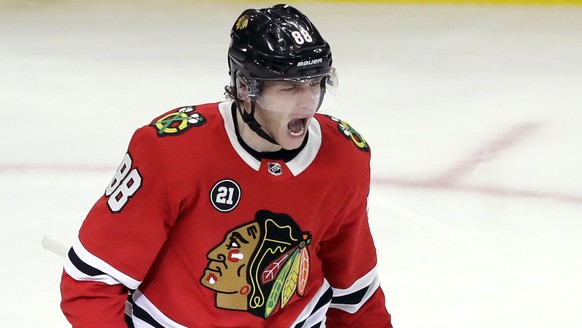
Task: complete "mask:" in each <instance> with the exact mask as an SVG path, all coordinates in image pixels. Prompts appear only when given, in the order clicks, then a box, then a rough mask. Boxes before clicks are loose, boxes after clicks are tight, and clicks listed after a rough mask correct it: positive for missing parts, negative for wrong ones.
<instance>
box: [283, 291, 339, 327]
mask: <svg viewBox="0 0 582 328" xmlns="http://www.w3.org/2000/svg"><path fill="white" fill-rule="evenodd" d="M332 296H333V290H332V289H331V287H330V288H328V289H327V290H326V291H325V293H323V295H321V297H320V298H319V301H317V304H315V307H314V308H313V310H312V311H311V313H310V314H309V316H308V317H307V319H309V317H311V315H312V314H314V313H315V312H317V310H319V309H321V308H322V307H324V306H325V305H326V304H329V302H331V300H332ZM307 319H305V320H303V321H301V322H300V323H298V324H296V325H295V326H294V327H293V328H302V327H303V325H304V324H305V321H307ZM320 326H321V322H319V323H317V324H316V325H315V326H311V327H309V328H318V327H320Z"/></svg>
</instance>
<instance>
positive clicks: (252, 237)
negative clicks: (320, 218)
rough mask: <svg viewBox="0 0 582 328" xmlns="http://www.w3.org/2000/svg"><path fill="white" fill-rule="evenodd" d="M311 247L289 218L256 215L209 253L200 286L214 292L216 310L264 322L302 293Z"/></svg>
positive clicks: (307, 272) (278, 215) (230, 232)
mask: <svg viewBox="0 0 582 328" xmlns="http://www.w3.org/2000/svg"><path fill="white" fill-rule="evenodd" d="M310 243H311V234H310V233H309V232H304V231H302V230H301V229H300V228H299V226H298V225H297V223H295V221H294V220H293V219H292V218H291V217H290V216H288V215H286V214H277V213H272V212H269V211H265V210H261V211H258V212H257V213H256V214H255V219H254V220H253V221H251V222H248V223H246V224H243V225H241V226H239V227H236V228H234V229H232V230H231V231H229V232H228V233H227V234H226V236H225V238H224V240H223V241H222V242H220V244H218V245H216V246H215V247H214V248H213V249H212V250H210V252H209V253H208V254H207V258H208V264H207V266H206V268H205V270H204V273H203V275H202V277H201V279H200V282H201V283H202V285H203V286H205V287H207V288H209V289H211V290H213V291H215V292H216V299H215V303H216V307H218V308H221V309H228V310H238V311H246V312H249V313H251V314H254V315H256V316H259V317H261V318H265V319H266V318H268V317H269V316H270V315H271V314H273V313H274V312H275V310H276V309H277V308H280V309H282V308H284V307H285V306H286V305H287V304H288V302H289V300H291V299H292V298H293V297H294V296H295V295H297V296H298V297H302V296H303V295H304V293H305V289H306V287H307V279H308V277H309V266H310V262H309V250H308V248H307V246H308V245H309V244H310Z"/></svg>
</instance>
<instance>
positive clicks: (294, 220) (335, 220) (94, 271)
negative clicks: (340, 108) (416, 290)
mask: <svg viewBox="0 0 582 328" xmlns="http://www.w3.org/2000/svg"><path fill="white" fill-rule="evenodd" d="M231 39H232V40H231V41H232V42H231V45H230V47H229V50H228V62H229V68H230V77H231V83H230V85H229V86H228V87H227V88H226V89H227V94H228V98H229V100H228V101H224V102H220V103H211V104H203V105H197V106H186V107H181V108H177V109H175V110H172V111H169V112H167V113H165V114H163V115H160V116H159V117H158V118H156V119H154V120H153V121H152V122H151V123H150V124H149V125H147V126H144V127H142V128H140V129H138V130H137V131H136V132H135V134H134V136H133V137H132V140H131V142H130V144H129V148H128V151H127V153H126V154H125V156H124V157H123V160H122V162H121V165H120V166H119V168H118V169H117V172H116V173H115V175H114V177H113V179H112V180H111V182H110V184H109V185H108V186H107V188H106V190H105V193H104V195H103V196H102V197H101V198H100V199H99V200H98V201H97V203H96V204H95V206H94V207H93V208H92V209H91V211H90V213H89V214H88V216H87V218H86V219H85V221H84V223H83V225H82V227H81V229H80V232H79V237H78V240H77V241H76V242H75V243H74V245H73V247H72V248H71V249H70V251H69V253H68V258H67V261H66V262H65V267H64V272H63V276H62V282H61V292H62V303H61V307H62V310H63V312H64V314H65V316H66V317H67V319H68V320H69V321H70V322H71V324H72V325H73V327H80V328H81V327H91V328H117V327H204V328H207V327H253V328H257V327H272V328H282V327H285V328H287V327H324V326H327V327H366V328H368V327H382V328H384V327H392V325H391V319H390V315H389V314H388V312H387V310H386V307H385V304H384V294H383V291H382V289H381V288H380V284H379V280H378V275H377V273H376V263H377V262H376V251H375V248H374V244H373V240H372V237H371V234H370V229H369V226H368V220H367V196H368V191H369V184H370V168H369V162H370V148H369V145H368V144H367V142H366V141H365V140H364V139H363V138H362V137H361V135H360V134H358V133H357V132H356V131H355V130H354V129H353V128H352V127H350V125H349V124H347V123H346V122H344V121H342V120H339V119H336V118H334V117H331V116H326V115H322V114H319V113H316V112H317V111H318V109H319V108H320V106H321V104H322V103H323V100H324V97H325V96H326V94H327V93H328V92H329V89H330V88H332V87H333V86H334V85H337V79H336V76H335V70H334V69H333V68H332V66H331V64H332V56H331V51H330V47H329V45H328V43H327V42H326V41H325V40H324V39H323V38H322V37H321V35H320V34H319V32H318V31H317V30H316V28H315V27H314V26H313V25H312V23H311V22H310V20H309V19H308V18H307V17H306V16H304V15H303V14H302V13H301V12H299V11H298V10H296V9H295V8H293V7H291V6H288V5H276V6H274V7H270V8H264V9H259V10H255V9H249V10H246V11H244V12H243V13H242V14H241V15H240V17H239V18H238V19H237V21H236V23H235V24H234V26H233V28H232V32H231Z"/></svg>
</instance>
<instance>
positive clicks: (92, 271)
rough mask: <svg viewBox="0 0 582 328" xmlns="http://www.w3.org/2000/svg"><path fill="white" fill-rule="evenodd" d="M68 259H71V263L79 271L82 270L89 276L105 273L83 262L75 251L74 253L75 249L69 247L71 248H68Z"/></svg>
mask: <svg viewBox="0 0 582 328" xmlns="http://www.w3.org/2000/svg"><path fill="white" fill-rule="evenodd" d="M68 256H69V260H70V261H71V263H73V265H74V266H75V267H76V268H77V269H78V270H79V271H81V272H83V273H84V274H86V275H88V276H91V277H95V276H99V275H104V274H105V273H104V272H103V271H101V270H98V269H95V268H94V267H92V266H90V265H89V264H87V263H85V262H83V260H81V259H80V258H79V256H78V255H77V253H75V250H74V249H73V248H72V247H71V250H69V254H68Z"/></svg>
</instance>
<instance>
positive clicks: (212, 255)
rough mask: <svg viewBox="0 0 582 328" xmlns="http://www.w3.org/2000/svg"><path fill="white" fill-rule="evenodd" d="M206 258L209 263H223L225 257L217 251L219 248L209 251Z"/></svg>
mask: <svg viewBox="0 0 582 328" xmlns="http://www.w3.org/2000/svg"><path fill="white" fill-rule="evenodd" d="M206 257H207V258H208V259H209V260H211V261H218V262H225V261H226V255H225V254H224V253H222V252H221V251H220V250H219V247H216V248H214V249H213V250H211V251H210V252H209V253H208V255H206Z"/></svg>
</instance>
